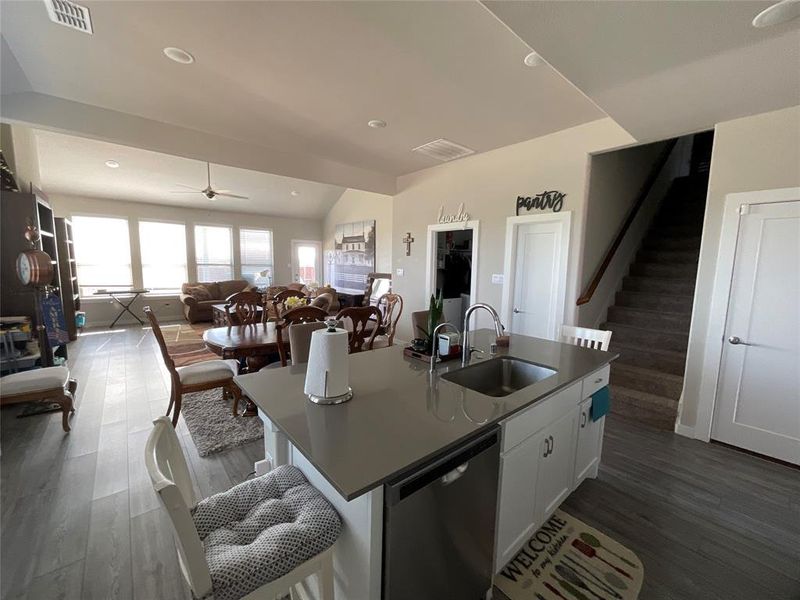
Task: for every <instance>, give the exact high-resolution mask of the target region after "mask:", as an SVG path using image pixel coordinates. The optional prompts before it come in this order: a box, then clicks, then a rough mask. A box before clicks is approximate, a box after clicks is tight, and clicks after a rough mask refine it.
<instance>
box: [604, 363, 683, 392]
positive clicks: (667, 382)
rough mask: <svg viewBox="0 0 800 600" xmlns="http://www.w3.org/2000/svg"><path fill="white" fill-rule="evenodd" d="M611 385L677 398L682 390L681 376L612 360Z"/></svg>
mask: <svg viewBox="0 0 800 600" xmlns="http://www.w3.org/2000/svg"><path fill="white" fill-rule="evenodd" d="M611 385H612V386H619V387H622V388H626V389H630V390H635V391H637V392H644V393H648V394H655V395H657V396H664V397H666V398H671V399H674V400H678V399H679V398H680V397H681V391H682V390H683V377H682V376H680V375H674V374H672V373H664V372H662V371H658V370H656V369H647V368H645V367H636V366H634V365H627V364H624V363H619V362H617V361H614V362H613V363H611Z"/></svg>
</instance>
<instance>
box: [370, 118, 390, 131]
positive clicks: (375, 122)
mask: <svg viewBox="0 0 800 600" xmlns="http://www.w3.org/2000/svg"><path fill="white" fill-rule="evenodd" d="M367 125H369V126H370V127H372V128H373V129H383V128H384V127H386V121H381V120H380V119H372V120H371V121H367Z"/></svg>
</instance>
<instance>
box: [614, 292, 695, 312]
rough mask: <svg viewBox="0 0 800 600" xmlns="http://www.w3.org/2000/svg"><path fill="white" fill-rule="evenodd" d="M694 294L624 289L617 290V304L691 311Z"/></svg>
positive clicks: (648, 308) (651, 308)
mask: <svg viewBox="0 0 800 600" xmlns="http://www.w3.org/2000/svg"><path fill="white" fill-rule="evenodd" d="M693 302H694V296H692V295H690V294H665V293H659V292H640V291H630V290H622V291H619V292H617V295H616V300H615V305H616V306H630V307H632V308H644V309H647V310H665V311H668V312H679V313H687V312H688V313H690V314H691V312H692V304H693Z"/></svg>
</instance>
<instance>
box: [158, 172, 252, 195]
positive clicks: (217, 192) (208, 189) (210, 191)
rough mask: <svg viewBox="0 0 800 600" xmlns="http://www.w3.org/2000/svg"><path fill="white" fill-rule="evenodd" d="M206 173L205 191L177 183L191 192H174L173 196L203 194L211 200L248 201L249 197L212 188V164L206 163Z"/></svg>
mask: <svg viewBox="0 0 800 600" xmlns="http://www.w3.org/2000/svg"><path fill="white" fill-rule="evenodd" d="M206 171H207V173H208V185H207V186H206V187H205V188H204V189H198V188H196V187H193V186H191V185H184V184H183V183H176V184H175V185H178V186H180V187H184V188H189V189H190V190H191V191H179V192H178V191H174V192H172V193H173V194H203V195H204V196H205V197H206V198H208V199H209V200H214V198H216V197H217V196H220V197H223V196H224V197H225V198H236V199H237V200H247V199H248V198H247V196H239V195H237V194H231V191H230V190H215V189H214V188H212V187H211V163H206Z"/></svg>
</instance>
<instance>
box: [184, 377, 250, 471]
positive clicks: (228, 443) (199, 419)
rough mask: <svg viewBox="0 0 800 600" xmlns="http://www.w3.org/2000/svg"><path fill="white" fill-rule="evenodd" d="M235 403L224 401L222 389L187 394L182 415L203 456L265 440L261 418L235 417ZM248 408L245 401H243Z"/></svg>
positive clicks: (241, 403) (242, 404)
mask: <svg viewBox="0 0 800 600" xmlns="http://www.w3.org/2000/svg"><path fill="white" fill-rule="evenodd" d="M232 402H233V401H232V400H223V399H222V390H221V389H216V390H206V391H204V392H194V393H191V394H184V395H183V402H182V404H181V415H182V416H183V419H184V421H186V427H188V428H189V433H190V434H191V436H192V441H194V445H195V446H196V447H197V452H198V454H200V456H209V455H210V454H216V453H217V452H222V451H223V450H227V449H229V448H235V447H236V446H241V445H242V444H246V443H248V442H253V441H255V440H259V439H261V438H263V437H264V424H263V423H262V422H261V419H259V418H258V417H234V416H233V414H232V412H231V404H232ZM239 409H240V410H242V409H244V400H239Z"/></svg>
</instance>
